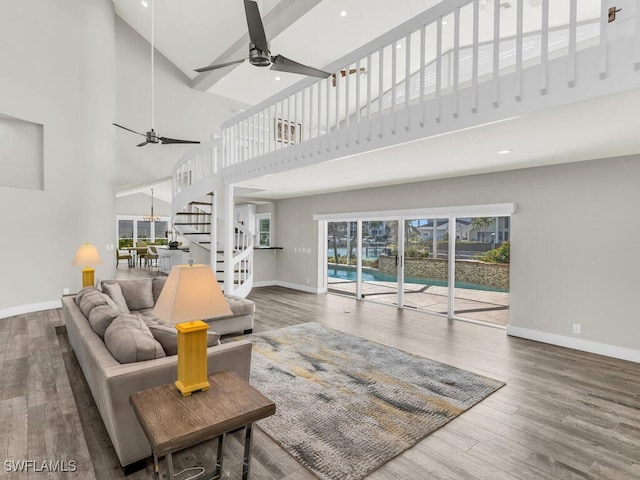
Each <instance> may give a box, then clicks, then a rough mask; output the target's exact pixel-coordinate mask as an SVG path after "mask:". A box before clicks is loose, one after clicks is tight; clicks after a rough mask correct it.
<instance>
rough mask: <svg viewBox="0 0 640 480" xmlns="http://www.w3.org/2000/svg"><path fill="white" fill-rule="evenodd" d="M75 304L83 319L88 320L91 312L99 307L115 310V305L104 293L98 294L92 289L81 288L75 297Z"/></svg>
mask: <svg viewBox="0 0 640 480" xmlns="http://www.w3.org/2000/svg"><path fill="white" fill-rule="evenodd" d="M75 300H76V304H77V305H78V307H80V310H81V311H82V313H83V314H84V316H85V317H87V318H89V315H90V313H91V311H92V310H93V309H94V308H96V307H98V306H101V305H104V306H107V307H109V308H114V309H117V308H118V307H117V306H116V304H115V303H114V302H113V300H111V299H110V298H109V297H108V296H107V295H105V294H104V293H101V292H99V291H98V290H96V289H95V288H94V287H87V288H83V289H82V290H80V291H79V292H78V294H77V295H76V298H75Z"/></svg>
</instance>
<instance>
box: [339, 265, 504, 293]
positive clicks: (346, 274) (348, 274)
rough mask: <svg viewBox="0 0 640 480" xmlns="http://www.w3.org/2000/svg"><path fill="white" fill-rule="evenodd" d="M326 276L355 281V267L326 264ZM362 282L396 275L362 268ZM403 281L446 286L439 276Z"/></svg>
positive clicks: (470, 286) (474, 287) (482, 287)
mask: <svg viewBox="0 0 640 480" xmlns="http://www.w3.org/2000/svg"><path fill="white" fill-rule="evenodd" d="M327 276H328V277H329V278H338V279H340V280H349V281H351V282H355V281H356V269H355V267H347V266H346V265H333V264H329V265H327ZM362 281H363V282H397V281H398V277H396V276H395V275H387V274H386V273H381V272H378V271H377V270H373V269H367V270H365V269H363V270H362ZM404 283H413V284H417V285H430V286H435V287H446V286H447V285H448V283H447V281H446V280H443V279H439V278H411V277H405V279H404ZM455 286H456V288H467V289H469V290H483V291H487V292H508V290H504V289H501V288H495V287H488V286H486V285H479V284H477V283H469V282H460V281H457V282H456V285H455Z"/></svg>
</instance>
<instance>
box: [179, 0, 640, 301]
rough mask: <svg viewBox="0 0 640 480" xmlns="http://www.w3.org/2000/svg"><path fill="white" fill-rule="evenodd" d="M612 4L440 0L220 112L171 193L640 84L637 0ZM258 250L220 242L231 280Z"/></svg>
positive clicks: (199, 191)
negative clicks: (217, 128)
mask: <svg viewBox="0 0 640 480" xmlns="http://www.w3.org/2000/svg"><path fill="white" fill-rule="evenodd" d="M611 6H613V5H609V2H608V1H606V0H580V1H578V0H563V1H555V0H554V1H552V0H535V1H533V0H446V1H443V2H440V3H438V4H437V5H435V6H434V7H432V8H430V9H429V10H426V11H425V12H423V13H422V14H420V15H418V16H416V17H415V18H413V19H411V20H409V21H408V22H405V23H404V24H402V25H400V26H398V27H396V28H395V29H393V30H391V31H389V32H387V33H385V34H384V35H381V36H380V37H378V38H377V39H375V40H373V41H372V42H369V43H368V44H366V45H363V46H362V47H360V48H358V49H357V50H356V51H354V52H351V53H350V54H348V55H346V56H345V57H343V58H341V59H339V60H337V61H336V62H334V63H332V64H330V65H327V66H326V67H324V68H323V70H325V71H329V72H335V74H334V76H333V78H327V79H317V78H312V77H309V78H304V79H302V80H301V81H299V82H298V83H296V84H294V85H292V86H291V87H289V88H287V89H285V90H283V91H282V92H280V93H278V94H277V95H275V96H273V97H271V98H270V99H268V100H266V101H264V102H262V103H260V104H258V105H255V106H253V107H252V108H249V109H247V110H246V111H244V112H243V113H241V114H240V115H237V116H236V117H234V118H233V119H231V120H229V121H228V122H226V123H224V124H223V125H222V130H221V138H217V139H215V140H213V141H212V142H210V143H208V144H204V145H202V146H200V147H199V148H198V149H196V150H194V151H192V152H190V153H189V154H187V155H185V156H184V157H183V158H182V159H181V160H180V161H179V162H178V164H177V165H176V167H175V169H174V174H173V186H174V199H173V203H174V205H179V206H180V209H182V208H184V206H187V205H190V202H191V201H192V200H195V199H198V198H200V197H202V196H204V195H205V194H206V193H208V192H211V191H223V190H224V191H225V192H227V193H226V194H225V195H226V200H225V201H226V202H227V204H228V203H229V202H232V201H233V195H232V192H233V185H234V184H235V183H238V182H241V181H246V180H250V179H253V178H257V177H261V176H264V175H268V174H274V173H278V172H282V171H286V170H291V169H295V168H299V167H304V166H307V165H312V164H315V163H320V162H326V161H329V160H332V159H335V158H339V157H344V156H349V155H356V154H359V153H363V152H367V151H372V150H378V149H382V148H386V147H390V146H394V145H398V144H402V143H407V142H412V141H415V140H419V139H423V138H428V137H432V136H435V135H441V134H444V133H448V132H453V131H456V130H462V129H466V128H471V127H475V126H479V125H484V124H488V123H492V122H497V121H501V120H506V119H510V118H514V117H517V116H521V115H526V114H529V113H533V112H536V111H540V110H545V109H551V108H554V107H558V106H562V105H567V104H570V103H575V102H581V101H586V100H589V99H592V98H597V97H601V96H605V95H609V94H613V93H618V92H622V91H625V90H630V89H634V88H638V86H639V85H640V0H620V1H619V2H618V4H617V7H618V8H621V10H620V12H618V14H617V15H618V16H617V19H616V20H615V22H613V23H609V22H608V11H609V7H611ZM425 161H428V159H425ZM228 192H231V194H229V193H228ZM189 208H191V209H197V208H198V206H197V205H191V206H190V207H189ZM214 210H215V209H214ZM176 213H177V211H176ZM186 213H188V210H187V211H186ZM209 213H211V212H209ZM193 216H194V217H196V215H193ZM191 221H194V222H195V220H194V219H193V218H192V219H191ZM204 221H205V220H203V221H202V222H204ZM224 221H225V223H226V224H231V222H232V221H233V211H232V210H230V209H226V211H225V214H224ZM195 223H198V222H195ZM184 227H187V225H185V226H184ZM188 227H189V228H196V227H198V225H191V226H188ZM232 233H233V232H228V233H227V234H226V241H227V243H229V244H231V243H232V242H233V241H234V240H233V238H232V236H233V235H232ZM198 235H202V233H196V232H193V238H198V239H201V238H200V237H198ZM203 240H204V239H203ZM209 241H211V240H209ZM247 252H248V253H247ZM245 255H246V257H245ZM251 255H252V247H250V246H247V247H245V248H244V249H233V255H231V252H227V251H226V250H225V251H224V253H223V254H222V256H223V257H224V258H225V261H224V263H223V266H222V270H223V271H224V272H225V278H226V279H227V280H228V282H227V283H229V282H231V281H232V279H233V278H234V277H236V276H237V277H242V275H245V272H244V271H243V268H244V267H239V266H238V263H233V265H231V264H232V258H233V259H236V258H237V259H238V261H240V257H243V258H247V260H246V261H247V262H248V265H249V272H248V273H247V275H249V276H251V272H250V265H251V260H250V257H251ZM243 261H244V260H243ZM227 264H229V268H232V269H233V270H229V268H227ZM236 269H237V271H236ZM249 283H250V282H249ZM247 293H248V292H247Z"/></svg>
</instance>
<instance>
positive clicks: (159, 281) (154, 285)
mask: <svg viewBox="0 0 640 480" xmlns="http://www.w3.org/2000/svg"><path fill="white" fill-rule="evenodd" d="M166 281H167V277H165V276H164V275H161V276H157V277H153V278H152V279H151V292H152V293H153V304H154V305H155V304H156V302H157V301H158V298H159V297H160V292H162V289H163V288H164V284H165V283H166Z"/></svg>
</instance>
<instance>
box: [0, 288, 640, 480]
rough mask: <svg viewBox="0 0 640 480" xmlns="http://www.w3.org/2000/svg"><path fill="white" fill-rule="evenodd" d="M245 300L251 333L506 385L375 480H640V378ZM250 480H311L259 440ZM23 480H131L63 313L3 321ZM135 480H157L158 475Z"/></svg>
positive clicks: (335, 306)
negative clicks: (387, 350)
mask: <svg viewBox="0 0 640 480" xmlns="http://www.w3.org/2000/svg"><path fill="white" fill-rule="evenodd" d="M250 298H251V299H253V300H254V301H255V302H256V304H257V314H256V321H255V331H256V332H262V331H266V330H271V329H274V328H279V327H284V326H287V325H295V324H298V323H304V322H310V321H314V322H319V323H321V324H323V325H325V326H327V327H331V328H335V329H337V330H341V331H344V332H348V333H351V334H354V335H359V336H362V337H365V338H368V339H371V340H375V341H378V342H381V343H384V344H387V345H391V346H393V347H396V348H399V349H402V350H405V351H408V352H411V353H414V354H417V355H421V356H425V357H429V358H431V359H434V360H438V361H441V362H444V363H448V364H451V365H454V366H456V367H460V368H464V369H467V370H471V371H473V372H476V373H479V374H482V375H487V376H489V377H493V378H496V379H498V380H502V381H504V382H506V384H507V385H506V386H505V387H504V388H502V389H500V390H499V391H498V392H496V393H495V394H493V395H491V396H490V397H489V398H487V399H486V400H484V401H483V402H481V403H480V404H478V405H476V406H475V407H473V408H472V409H471V410H469V411H468V412H466V413H464V414H462V415H461V416H459V417H457V418H456V419H454V420H453V421H452V422H450V423H449V424H447V425H445V426H444V427H443V428H441V429H440V430H438V431H436V432H435V433H433V434H432V435H430V436H429V437H427V438H426V439H424V440H423V441H421V442H420V443H418V444H417V445H416V446H414V447H413V448H411V449H409V450H407V451H406V452H404V453H403V454H401V455H399V456H398V457H396V458H395V459H393V460H392V461H390V462H388V463H387V464H386V465H384V466H383V467H381V468H380V469H379V470H378V471H376V472H374V473H373V474H371V475H370V476H369V477H368V479H369V480H382V479H390V480H408V479H451V480H464V479H486V480H515V479H519V480H543V479H552V480H558V479H611V480H626V479H628V480H638V479H640V365H639V364H636V363H632V362H625V361H621V360H616V359H611V358H607V357H603V356H598V355H592V354H588V353H583V352H578V351H575V350H569V349H565V348H560V347H555V346H551V345H546V344H543V343H537V342H532V341H527V340H522V339H517V338H513V337H508V336H507V335H506V333H505V331H504V330H499V329H495V328H489V327H485V326H481V325H476V324H471V323H465V322H459V321H447V320H446V319H443V318H441V317H433V316H429V315H426V314H423V313H418V312H414V311H402V310H397V309H395V308H392V307H388V306H384V305H380V304H375V303H370V302H356V301H355V300H353V299H350V298H347V297H341V296H338V295H331V294H328V295H314V294H309V293H302V292H297V291H293V290H289V289H285V288H281V287H263V288H256V289H254V290H253V292H252V293H251V295H250ZM226 340H227V341H232V340H233V339H232V338H227V339H226ZM258 425H259V423H258ZM242 439H243V432H237V433H233V434H230V435H228V436H227V441H226V442H225V460H224V471H223V478H225V479H239V478H241V470H242V469H241V458H242V451H243V450H242V449H243V447H242ZM215 451H216V441H215V440H214V441H211V442H207V443H205V444H203V445H200V446H198V447H195V448H192V449H188V450H185V451H183V452H181V453H179V454H177V455H175V456H174V467H175V471H176V473H177V472H178V471H180V470H181V469H182V468H185V467H190V466H194V465H203V466H205V467H206V468H208V469H211V470H208V471H209V472H210V471H212V467H213V465H214V463H215ZM21 460H24V461H26V460H33V461H35V462H36V463H39V462H40V463H41V462H42V461H43V460H45V461H53V462H55V461H61V462H67V463H66V464H64V463H63V465H67V466H68V465H69V463H68V462H69V461H73V462H74V463H75V465H76V468H77V471H75V472H66V473H49V474H48V475H47V474H45V473H35V472H34V471H33V469H32V470H31V471H30V472H29V473H26V472H22V473H20V472H15V471H11V472H9V471H7V466H11V465H14V464H11V463H7V462H17V461H21ZM163 467H164V464H163V462H161V469H163ZM162 471H163V472H164V470H162ZM251 473H252V474H251V478H252V479H255V480H312V479H313V478H315V477H313V476H312V475H311V474H310V473H309V472H308V471H307V470H305V468H304V467H302V466H301V465H300V464H298V463H297V462H296V461H295V460H294V459H293V458H292V457H290V456H289V455H288V454H287V453H286V452H285V451H284V450H283V449H281V448H280V447H279V446H278V445H277V444H276V443H275V442H273V441H272V440H271V439H269V437H267V436H266V435H265V434H264V433H262V432H261V431H260V429H259V428H256V429H254V443H253V463H252V472H251ZM187 476H188V474H186V473H185V474H182V475H181V476H180V477H178V478H186V477H187ZM27 478H28V479H32V478H47V479H49V478H51V479H76V478H77V479H83V480H85V479H88V480H91V479H120V478H125V477H124V475H123V472H122V470H121V468H120V466H119V464H118V460H117V458H116V456H115V453H114V451H113V448H112V446H111V443H110V440H109V437H108V436H107V434H106V431H105V429H104V426H103V424H102V421H101V419H100V415H99V413H98V411H97V409H96V407H95V403H94V402H93V398H92V397H91V393H90V391H89V389H88V387H87V384H86V382H85V380H84V377H83V375H82V372H81V370H80V367H79V365H78V363H77V361H76V359H75V356H74V354H73V351H72V350H71V348H70V346H69V343H68V340H67V336H66V332H65V328H64V323H63V320H62V311H61V310H48V311H44V312H37V313H30V314H25V315H18V316H15V317H10V318H6V319H0V480H22V479H27ZM127 478H129V479H131V480H139V479H143V478H144V479H146V478H152V469H151V466H147V467H146V468H145V469H143V470H140V471H138V472H135V473H133V474H131V475H129V476H128V477H127ZM163 478H166V477H164V474H163Z"/></svg>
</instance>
